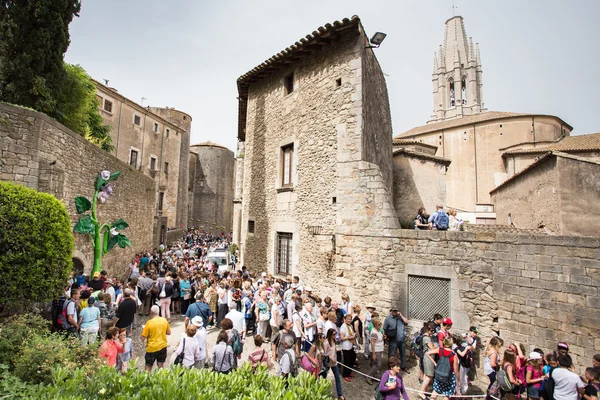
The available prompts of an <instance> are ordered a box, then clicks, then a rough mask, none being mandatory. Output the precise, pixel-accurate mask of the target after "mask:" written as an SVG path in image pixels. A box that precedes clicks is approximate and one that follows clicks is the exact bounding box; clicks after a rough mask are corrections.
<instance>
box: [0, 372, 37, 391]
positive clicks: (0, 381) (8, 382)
mask: <svg viewBox="0 0 600 400" xmlns="http://www.w3.org/2000/svg"><path fill="white" fill-rule="evenodd" d="M37 391H38V387H37V386H33V385H29V384H27V383H26V382H23V381H22V380H20V379H19V378H17V377H16V376H15V375H13V374H12V373H11V372H10V371H9V367H8V365H4V364H0V399H11V400H17V399H18V400H20V399H35V398H37Z"/></svg>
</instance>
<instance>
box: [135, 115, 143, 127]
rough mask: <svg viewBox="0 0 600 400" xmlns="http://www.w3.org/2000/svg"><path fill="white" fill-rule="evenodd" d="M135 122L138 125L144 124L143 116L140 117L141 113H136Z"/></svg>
mask: <svg viewBox="0 0 600 400" xmlns="http://www.w3.org/2000/svg"><path fill="white" fill-rule="evenodd" d="M133 124H134V125H137V126H142V117H140V116H139V115H134V116H133Z"/></svg>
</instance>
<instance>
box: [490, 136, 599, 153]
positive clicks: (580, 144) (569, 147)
mask: <svg viewBox="0 0 600 400" xmlns="http://www.w3.org/2000/svg"><path fill="white" fill-rule="evenodd" d="M592 150H600V133H588V134H585V135H573V136H565V137H563V138H561V139H560V140H557V141H555V142H553V143H549V144H544V145H543V146H541V147H531V148H525V149H514V150H508V151H505V152H504V153H502V155H503V156H504V155H510V154H535V153H544V152H547V151H562V152H568V151H592Z"/></svg>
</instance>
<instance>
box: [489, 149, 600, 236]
mask: <svg viewBox="0 0 600 400" xmlns="http://www.w3.org/2000/svg"><path fill="white" fill-rule="evenodd" d="M599 182H600V162H598V161H593V160H589V159H586V158H582V157H578V156H575V155H571V154H565V153H560V152H556V153H553V154H552V155H546V156H545V157H544V158H543V159H541V160H540V161H538V164H536V165H534V166H533V167H532V168H530V169H529V170H527V171H525V172H524V173H522V174H520V175H517V176H515V177H514V178H512V179H511V180H510V181H508V182H506V184H504V185H502V186H499V187H498V189H495V190H494V191H492V193H491V195H492V201H493V202H494V204H495V205H496V214H497V215H498V217H499V218H501V219H503V220H506V218H507V216H508V215H509V214H510V215H511V222H512V223H514V224H515V225H516V226H518V227H519V228H525V229H536V228H538V227H543V228H544V229H546V230H547V231H550V232H554V233H557V234H560V235H581V236H600V234H599V232H598V226H599V224H600V203H598V194H599V193H600V183H599ZM582 213H584V214H585V218H583V219H582V217H581V216H582Z"/></svg>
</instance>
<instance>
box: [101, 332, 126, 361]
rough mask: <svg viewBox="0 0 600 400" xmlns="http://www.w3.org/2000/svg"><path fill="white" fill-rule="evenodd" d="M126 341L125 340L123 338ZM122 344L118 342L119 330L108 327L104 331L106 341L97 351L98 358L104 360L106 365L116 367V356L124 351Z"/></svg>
mask: <svg viewBox="0 0 600 400" xmlns="http://www.w3.org/2000/svg"><path fill="white" fill-rule="evenodd" d="M125 340H126V338H125ZM124 344H125V343H124V342H121V341H120V338H119V328H115V327H114V326H113V327H110V328H108V330H107V331H106V340H105V341H104V343H102V345H101V346H100V349H99V351H98V353H99V356H100V358H102V359H104V360H106V363H107V364H108V365H109V366H111V367H114V366H115V365H117V355H118V354H119V353H123V351H124V350H125V347H124Z"/></svg>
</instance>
